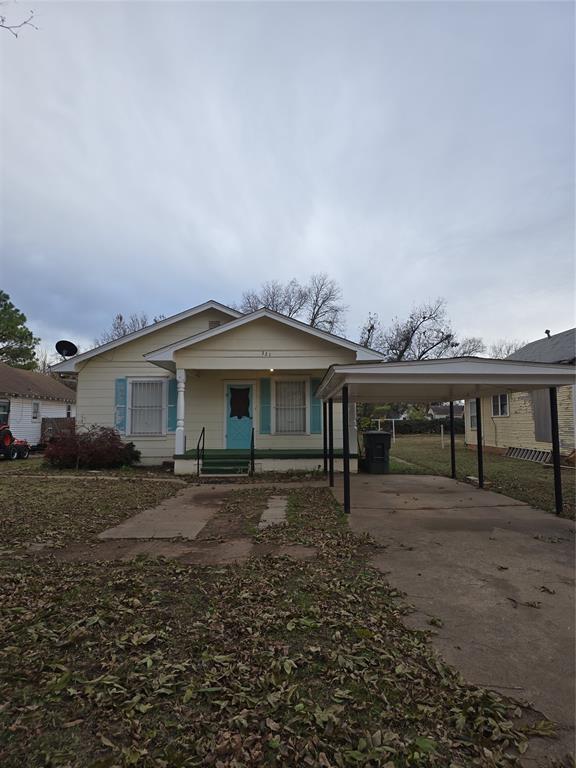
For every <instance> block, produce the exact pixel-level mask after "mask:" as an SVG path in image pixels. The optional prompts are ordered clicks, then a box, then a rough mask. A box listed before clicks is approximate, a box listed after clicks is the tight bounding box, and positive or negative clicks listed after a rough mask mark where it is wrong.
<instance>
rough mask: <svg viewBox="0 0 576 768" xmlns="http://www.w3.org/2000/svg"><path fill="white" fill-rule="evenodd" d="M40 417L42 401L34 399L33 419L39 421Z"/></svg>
mask: <svg viewBox="0 0 576 768" xmlns="http://www.w3.org/2000/svg"><path fill="white" fill-rule="evenodd" d="M39 418H40V402H39V401H38V400H33V401H32V421H38V419H39Z"/></svg>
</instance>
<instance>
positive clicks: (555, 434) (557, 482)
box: [550, 387, 564, 515]
mask: <svg viewBox="0 0 576 768" xmlns="http://www.w3.org/2000/svg"><path fill="white" fill-rule="evenodd" d="M550 425H551V427H552V463H553V465H554V499H555V501H556V514H557V515H561V514H562V511H563V509H564V503H563V500H562V470H561V469H560V432H559V429H558V395H557V392H556V387H550Z"/></svg>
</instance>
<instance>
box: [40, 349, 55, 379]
mask: <svg viewBox="0 0 576 768" xmlns="http://www.w3.org/2000/svg"><path fill="white" fill-rule="evenodd" d="M60 359H61V358H59V357H58V355H55V354H53V353H52V352H50V351H49V350H48V349H45V348H44V347H38V348H37V349H36V360H37V361H38V362H37V368H36V370H37V371H38V372H39V373H45V374H46V375H48V376H53V377H54V378H58V377H57V376H56V375H55V374H53V373H52V372H51V371H50V366H51V365H54V364H55V363H59V362H60Z"/></svg>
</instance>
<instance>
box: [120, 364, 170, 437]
mask: <svg viewBox="0 0 576 768" xmlns="http://www.w3.org/2000/svg"><path fill="white" fill-rule="evenodd" d="M150 383H154V384H158V383H160V384H162V431H161V432H148V433H143V432H138V434H133V433H132V384H150ZM126 385H127V386H126V388H127V390H128V391H127V393H126V436H127V437H134V438H136V439H138V440H142V439H144V440H148V439H151V438H155V437H165V436H166V435H167V434H168V379H167V378H166V377H164V376H138V377H134V378H132V377H128V378H127V379H126Z"/></svg>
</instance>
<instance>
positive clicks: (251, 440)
mask: <svg viewBox="0 0 576 768" xmlns="http://www.w3.org/2000/svg"><path fill="white" fill-rule="evenodd" d="M254 459H255V451H254V427H252V433H251V434H250V474H251V475H253V474H254V470H255V461H254Z"/></svg>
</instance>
